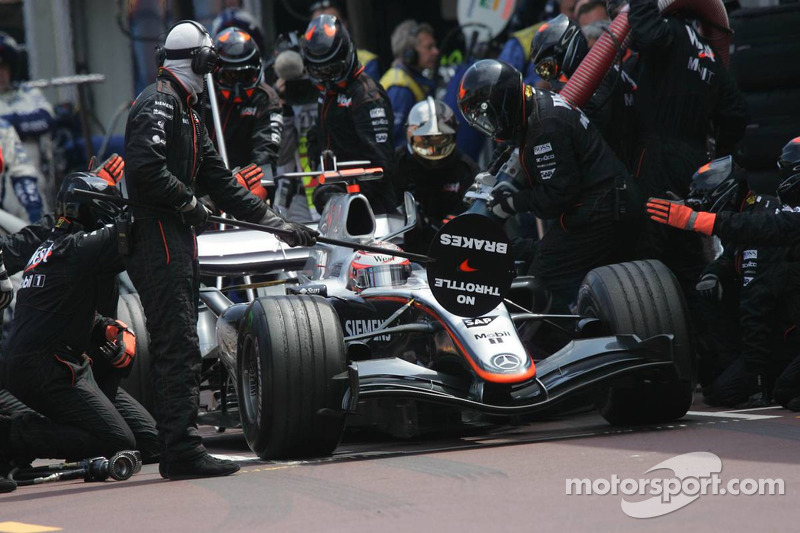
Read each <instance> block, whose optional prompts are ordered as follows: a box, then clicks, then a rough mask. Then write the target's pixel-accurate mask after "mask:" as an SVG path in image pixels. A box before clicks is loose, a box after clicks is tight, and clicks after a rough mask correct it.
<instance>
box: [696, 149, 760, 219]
mask: <svg viewBox="0 0 800 533" xmlns="http://www.w3.org/2000/svg"><path fill="white" fill-rule="evenodd" d="M746 191H747V183H746V180H745V173H744V171H742V169H740V168H739V167H738V166H737V165H736V164H735V163H734V162H733V157H731V156H726V157H721V158H719V159H715V160H714V161H711V162H710V163H707V164H705V165H703V166H702V167H700V168H699V169H698V170H697V172H695V174H694V176H692V183H691V184H690V185H689V194H688V196H687V197H686V205H687V206H689V207H691V208H692V209H694V210H696V211H709V212H711V213H719V212H720V211H723V210H725V209H730V208H738V207H739V206H738V205H736V204H737V203H739V202H741V200H742V199H743V197H744V193H745V192H746Z"/></svg>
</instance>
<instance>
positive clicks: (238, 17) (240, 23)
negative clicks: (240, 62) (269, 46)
mask: <svg viewBox="0 0 800 533" xmlns="http://www.w3.org/2000/svg"><path fill="white" fill-rule="evenodd" d="M227 28H239V29H240V30H244V31H246V32H247V33H248V34H249V35H250V37H252V38H253V41H255V44H256V46H258V48H259V50H261V51H262V52H263V51H264V34H263V32H262V31H261V25H259V23H258V21H256V19H255V17H254V16H253V15H251V14H250V13H248V12H247V11H245V10H244V9H242V8H240V7H229V8H226V9H223V10H222V11H221V12H220V14H219V15H217V16H216V18H215V19H214V20H213V21H212V22H211V36H212V37H217V36H218V35H219V34H220V33H222V31H223V30H225V29H227Z"/></svg>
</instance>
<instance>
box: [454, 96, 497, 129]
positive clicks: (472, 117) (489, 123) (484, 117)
mask: <svg viewBox="0 0 800 533" xmlns="http://www.w3.org/2000/svg"><path fill="white" fill-rule="evenodd" d="M483 106H487V107H486V109H484V110H481V111H468V112H465V111H464V109H463V108H462V110H461V112H462V114H463V115H464V118H465V119H467V122H469V125H470V126H472V127H473V128H475V129H476V130H478V131H479V132H481V133H483V134H484V135H487V136H489V137H494V136H495V135H496V134H497V132H498V131H499V130H500V127H499V126H500V125H499V124H498V123H497V120H496V118H494V117H490V116H489V114H488V113H487V111H488V110H489V108H488V104H485V103H484V104H481V106H480V107H483Z"/></svg>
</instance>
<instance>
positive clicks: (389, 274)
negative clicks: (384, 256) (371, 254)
mask: <svg viewBox="0 0 800 533" xmlns="http://www.w3.org/2000/svg"><path fill="white" fill-rule="evenodd" d="M410 275H411V265H410V264H408V263H406V264H403V265H378V266H370V267H365V268H358V269H354V271H353V282H354V283H355V286H356V287H357V288H358V289H369V288H372V287H395V286H398V285H405V283H406V281H408V277H409V276H410Z"/></svg>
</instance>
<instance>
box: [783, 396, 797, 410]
mask: <svg viewBox="0 0 800 533" xmlns="http://www.w3.org/2000/svg"><path fill="white" fill-rule="evenodd" d="M786 408H787V409H788V410H790V411H800V396H795V397H794V398H792V399H791V400H789V401H788V402H787V403H786Z"/></svg>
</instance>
